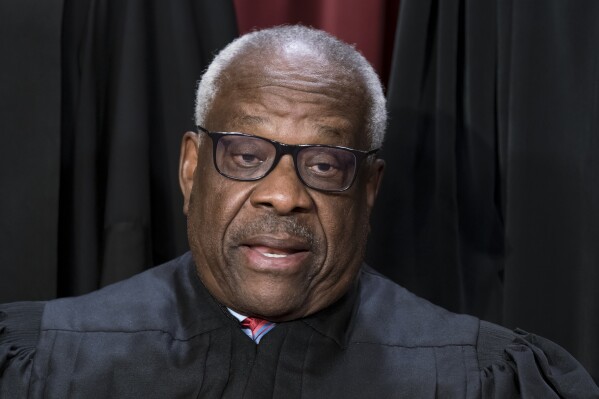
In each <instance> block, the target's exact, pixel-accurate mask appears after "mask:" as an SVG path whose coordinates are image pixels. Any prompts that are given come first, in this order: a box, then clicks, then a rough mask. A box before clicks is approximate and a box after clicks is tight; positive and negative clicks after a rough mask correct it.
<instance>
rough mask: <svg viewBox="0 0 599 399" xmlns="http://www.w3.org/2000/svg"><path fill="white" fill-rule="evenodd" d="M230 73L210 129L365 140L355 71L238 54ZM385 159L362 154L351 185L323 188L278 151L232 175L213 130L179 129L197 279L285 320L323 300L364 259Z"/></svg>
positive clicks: (260, 313) (241, 306)
mask: <svg viewBox="0 0 599 399" xmlns="http://www.w3.org/2000/svg"><path fill="white" fill-rule="evenodd" d="M292 50H297V49H292ZM240 65H243V68H240V67H239V66H240ZM226 72H227V73H226V76H227V78H226V79H224V81H223V82H222V84H221V86H220V90H219V91H218V94H217V96H216V98H215V101H214V103H213V105H212V107H211V109H210V110H209V112H208V115H207V118H206V122H205V127H206V128H207V129H209V130H211V131H223V132H245V133H250V134H255V135H258V136H262V137H265V138H269V139H273V140H277V141H279V142H283V143H287V144H329V145H340V146H347V147H352V148H357V149H361V150H367V149H370V148H369V143H368V139H367V137H366V133H365V119H364V115H365V113H366V108H365V107H366V105H365V103H366V102H365V101H364V98H365V94H364V90H363V87H362V86H361V85H360V84H359V81H360V80H359V79H358V78H356V77H353V76H348V75H347V74H343V73H340V72H339V68H335V66H334V65H332V64H330V63H329V62H328V61H326V60H325V59H323V57H321V56H319V55H318V54H313V53H312V52H311V51H309V50H308V49H305V48H304V49H300V51H286V52H283V51H274V50H273V51H270V52H269V53H268V54H267V55H265V54H264V53H263V54H260V55H252V54H246V55H241V56H240V59H238V60H237V62H233V65H231V66H230V67H229V68H228V69H227V71H226ZM356 82H358V83H356ZM383 169H384V162H383V161H382V160H380V159H375V160H368V161H365V162H363V163H362V165H361V166H360V170H359V173H358V176H357V179H356V181H355V182H354V184H353V185H352V187H350V188H349V189H348V190H347V191H344V192H341V193H325V192H321V191H318V190H314V189H311V188H308V187H306V186H304V184H303V183H302V182H301V181H300V180H299V178H298V177H297V175H296V172H295V168H294V165H293V160H292V158H291V156H289V155H286V156H284V157H283V158H282V159H281V160H280V162H279V164H278V165H277V166H276V168H275V169H274V170H273V171H272V172H271V173H270V174H269V175H267V176H266V177H264V178H263V179H261V180H258V181H252V182H240V181H235V180H231V179H229V178H226V177H224V176H222V175H220V174H219V173H218V172H217V171H216V169H215V168H214V166H213V162H212V141H211V139H210V138H208V137H203V138H202V139H200V138H199V137H198V135H197V134H196V133H192V132H188V133H186V134H185V136H184V138H183V142H182V148H181V162H180V184H181V188H182V191H183V195H184V198H185V205H184V212H185V214H186V215H187V217H188V235H189V242H190V247H191V251H192V254H193V257H194V260H195V263H196V265H197V270H198V275H199V277H200V279H201V280H202V282H203V283H204V285H205V286H206V288H207V289H208V290H209V291H210V293H211V294H212V295H213V296H214V297H215V298H216V299H217V300H218V301H219V302H220V303H222V304H224V305H225V306H227V307H229V308H231V309H233V310H235V311H237V312H239V313H241V314H244V315H247V316H254V317H260V318H264V319H268V320H271V321H286V320H293V319H297V318H301V317H305V316H307V315H310V314H313V313H315V312H317V311H319V310H320V309H323V308H325V307H327V306H329V305H330V304H332V303H333V302H335V301H336V300H337V299H339V298H340V297H341V296H342V295H343V294H344V293H345V292H346V291H347V290H348V289H349V287H350V285H351V284H352V282H353V281H354V279H355V277H356V274H357V272H358V270H359V268H360V264H361V262H362V259H363V255H364V250H365V246H366V238H367V235H368V231H369V216H370V211H371V209H372V207H373V205H374V201H375V198H376V195H377V192H378V189H379V185H380V182H381V178H382V175H383Z"/></svg>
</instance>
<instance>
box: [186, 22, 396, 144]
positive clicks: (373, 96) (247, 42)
mask: <svg viewBox="0 0 599 399" xmlns="http://www.w3.org/2000/svg"><path fill="white" fill-rule="evenodd" d="M297 46H300V47H308V48H310V49H312V50H314V51H315V52H316V53H317V54H319V55H320V56H323V57H324V58H325V59H326V60H327V61H329V62H332V63H333V64H335V65H338V66H340V67H341V68H343V70H344V71H346V72H348V73H349V74H350V75H352V76H354V77H358V78H359V79H361V80H362V82H363V84H364V88H365V90H366V93H367V95H368V97H369V98H368V99H367V101H368V103H369V107H368V115H367V117H366V118H367V126H366V128H367V132H366V133H367V135H368V139H369V141H370V145H371V146H372V148H379V147H380V146H381V145H382V144H383V139H384V136H385V129H386V125H387V110H386V104H385V95H384V94H383V87H382V85H381V81H380V80H379V77H378V75H377V74H376V72H375V71H374V69H373V68H372V66H371V65H370V64H369V63H368V61H367V60H366V59H365V58H364V57H363V56H362V54H360V53H359V52H358V51H357V50H356V49H355V48H354V47H353V46H351V45H349V44H347V43H344V42H342V41H340V40H339V39H337V38H335V37H333V36H331V35H330V34H328V33H326V32H323V31H320V30H317V29H313V28H308V27H305V26H301V25H291V26H278V27H274V28H269V29H264V30H260V31H255V32H251V33H248V34H245V35H243V36H241V37H239V38H237V39H235V40H234V41H233V42H231V43H230V44H229V45H228V46H227V47H225V48H224V49H223V50H222V51H221V52H220V53H218V54H217V55H216V57H215V58H214V60H213V61H212V63H211V64H210V65H209V66H208V69H207V70H206V72H205V73H204V75H203V76H202V79H201V80H200V82H199V84H198V90H197V95H196V108H195V121H196V124H197V125H203V124H204V122H205V119H206V115H207V114H208V111H209V110H210V107H211V106H212V103H213V100H214V99H215V97H216V95H217V93H218V89H219V84H220V79H221V77H222V74H223V72H224V71H225V70H226V69H227V67H229V65H231V63H232V62H233V61H234V60H235V59H236V58H237V57H238V56H239V55H241V54H244V53H247V52H248V51H252V50H253V51H256V52H262V53H263V52H265V51H268V50H272V49H289V48H294V47H297Z"/></svg>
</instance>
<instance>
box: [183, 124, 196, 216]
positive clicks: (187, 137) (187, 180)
mask: <svg viewBox="0 0 599 399" xmlns="http://www.w3.org/2000/svg"><path fill="white" fill-rule="evenodd" d="M197 164H198V134H197V133H194V132H186V133H185V134H184V135H183V140H182V141H181V157H180V158H179V185H180V186H181V192H182V193H183V201H184V202H183V213H184V214H185V215H187V211H188V210H189V197H190V196H191V189H192V188H193V176H194V173H195V170H196V166H197Z"/></svg>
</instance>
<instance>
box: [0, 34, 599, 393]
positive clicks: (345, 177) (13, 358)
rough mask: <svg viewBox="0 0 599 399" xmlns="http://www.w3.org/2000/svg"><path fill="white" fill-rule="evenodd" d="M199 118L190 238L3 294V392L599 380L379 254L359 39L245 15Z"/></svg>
mask: <svg viewBox="0 0 599 399" xmlns="http://www.w3.org/2000/svg"><path fill="white" fill-rule="evenodd" d="M196 122H197V125H198V131H197V132H193V133H192V132H188V133H187V134H185V136H184V138H183V143H182V148H181V161H180V182H181V188H182V191H183V195H184V197H185V205H184V212H185V214H186V215H187V217H188V235H189V243H190V247H191V253H188V254H185V255H183V256H182V257H180V258H178V259H175V260H173V261H171V262H169V263H167V264H164V265H162V266H158V267H156V268H153V269H151V270H149V271H147V272H145V273H142V274H140V275H137V276H135V277H133V278H131V279H129V280H126V281H123V282H120V283H117V284H114V285H111V286H109V287H106V288H104V289H102V290H100V291H97V292H94V293H91V294H89V295H85V296H82V297H78V298H66V299H58V300H54V301H49V302H45V303H15V304H8V305H4V306H2V307H0V311H1V312H2V313H1V314H2V320H0V373H1V380H0V396H1V397H2V398H287V399H288V398H391V397H399V398H434V397H444V398H445V397H447V398H479V397H485V398H486V397H495V398H515V397H525V398H558V397H565V398H597V397H599V390H598V389H597V386H596V385H595V384H594V383H593V381H592V379H591V378H590V377H589V375H588V374H587V373H586V371H585V370H584V369H583V368H582V367H581V366H580V365H579V364H578V363H577V362H576V360H574V359H573V358H572V357H571V356H570V355H569V354H568V353H567V352H565V351H564V350H563V349H561V348H560V347H558V346H557V345H555V344H553V343H552V342H549V341H547V340H545V339H542V338H539V337H536V336H534V335H531V334H528V333H526V332H523V331H510V330H507V329H505V328H503V327H500V326H497V325H494V324H491V323H487V322H484V321H480V320H478V319H476V318H474V317H471V316H466V315H458V314H453V313H450V312H448V311H446V310H443V309H441V308H439V307H436V306H435V305H432V304H431V303H429V302H427V301H425V300H423V299H420V298H418V297H416V296H414V295H412V294H411V293H409V292H407V291H406V290H405V289H403V288H401V287H399V286H397V285H396V284H394V283H393V282H391V281H389V280H388V279H386V278H385V277H383V276H381V275H379V274H377V273H376V272H374V271H373V270H372V269H370V268H369V267H368V266H367V265H365V264H363V255H364V249H365V245H366V238H367V235H368V231H369V222H368V220H369V215H370V211H371V209H372V207H373V205H374V202H375V198H376V195H377V191H378V188H379V185H380V182H381V179H382V175H383V169H384V162H383V161H382V160H381V159H379V158H377V150H378V149H379V148H380V147H381V145H382V142H383V135H384V132H385V124H386V112H385V98H384V95H383V90H382V87H381V84H380V82H379V80H378V78H377V76H376V74H375V72H374V71H373V69H372V67H371V66H370V65H369V64H368V62H367V61H366V60H365V59H364V58H363V57H362V56H361V55H360V54H359V53H358V52H356V51H355V50H354V49H353V48H352V47H351V46H349V45H346V44H344V43H341V42H340V41H338V40H337V39H335V38H333V37H331V36H329V35H328V34H326V33H324V32H321V31H317V30H313V29H309V28H305V27H301V26H289V27H279V28H274V29H268V30H263V31H258V32H253V33H250V34H248V35H245V36H243V37H241V38H240V39H238V40H236V41H234V42H233V43H231V44H230V45H229V46H228V47H227V48H225V49H224V50H223V51H222V52H221V53H220V54H219V55H218V56H217V57H216V58H215V60H214V62H213V63H212V64H211V66H210V67H209V68H208V70H207V71H206V73H205V74H204V76H203V78H202V80H201V82H200V85H199V88H198V93H197V104H196ZM395 134H401V132H397V133H395Z"/></svg>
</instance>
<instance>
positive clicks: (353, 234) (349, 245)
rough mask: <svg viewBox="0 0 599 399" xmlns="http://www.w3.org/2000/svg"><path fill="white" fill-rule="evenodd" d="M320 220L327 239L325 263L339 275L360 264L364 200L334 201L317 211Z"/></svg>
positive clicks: (365, 229) (365, 227)
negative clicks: (326, 258)
mask: <svg viewBox="0 0 599 399" xmlns="http://www.w3.org/2000/svg"><path fill="white" fill-rule="evenodd" d="M319 214H320V220H321V223H322V226H323V230H324V233H325V235H326V238H327V247H328V254H329V256H328V262H329V263H330V264H331V265H332V266H330V267H337V268H338V270H337V272H339V273H340V272H343V270H345V268H346V267H348V266H350V265H352V264H354V263H356V262H357V263H361V261H362V255H363V251H364V248H365V242H366V234H367V232H368V217H367V215H366V214H367V212H366V199H365V197H364V196H360V197H359V198H355V197H351V196H348V197H342V198H338V200H337V201H334V202H333V203H332V204H329V203H327V205H322V206H321V207H320V208H319Z"/></svg>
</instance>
